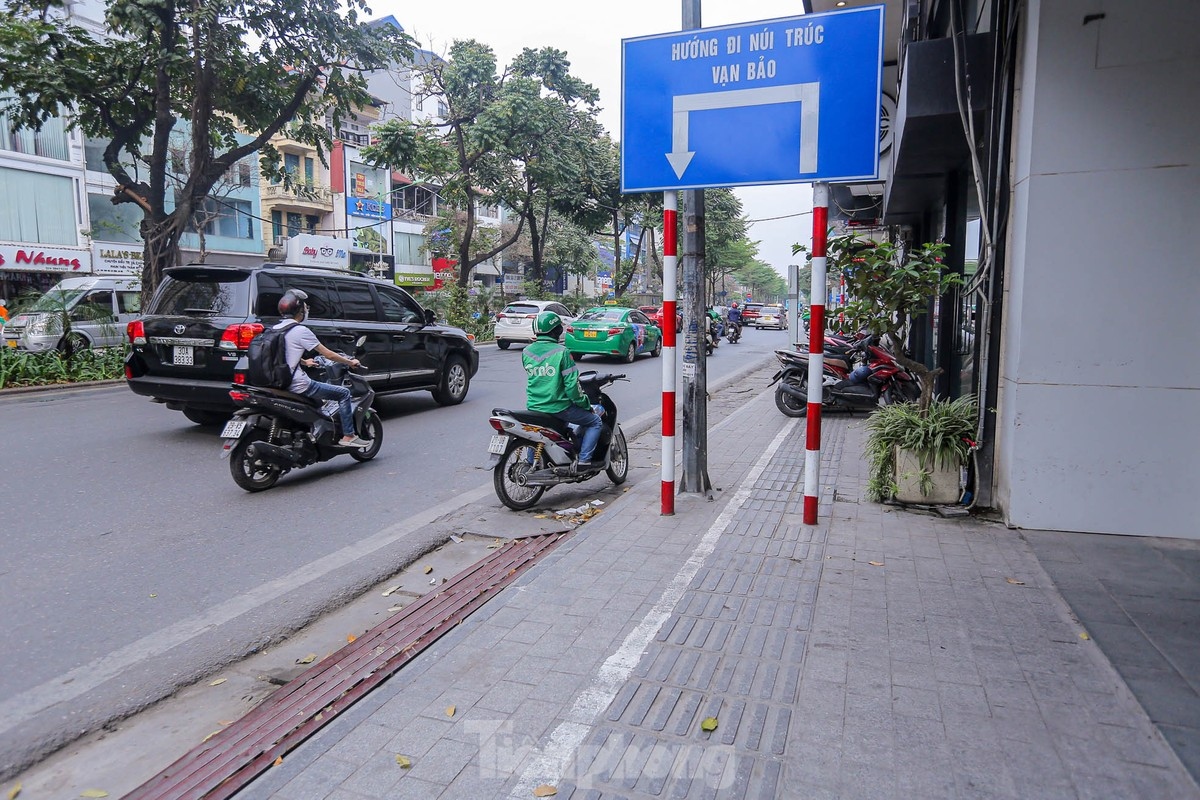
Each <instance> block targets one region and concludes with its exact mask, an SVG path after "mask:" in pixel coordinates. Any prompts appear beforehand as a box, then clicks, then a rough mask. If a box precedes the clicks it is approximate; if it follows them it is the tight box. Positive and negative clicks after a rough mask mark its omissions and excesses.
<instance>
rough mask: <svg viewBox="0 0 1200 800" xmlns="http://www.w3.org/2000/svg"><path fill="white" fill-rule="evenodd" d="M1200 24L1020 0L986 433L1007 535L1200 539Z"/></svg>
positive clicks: (1173, 13)
mask: <svg viewBox="0 0 1200 800" xmlns="http://www.w3.org/2000/svg"><path fill="white" fill-rule="evenodd" d="M1098 9H1100V10H1102V11H1103V12H1104V14H1105V17H1104V19H1101V20H1096V21H1092V22H1089V23H1088V24H1086V25H1085V24H1083V18H1084V16H1085V15H1088V14H1092V13H1096V12H1097V10H1098ZM1197 29H1200V3H1178V2H1174V0H1107V2H1104V3H1097V2H1095V0H1030V2H1029V6H1028V15H1027V16H1026V31H1025V34H1026V38H1025V42H1026V49H1025V53H1024V57H1023V61H1022V64H1021V70H1022V71H1021V75H1020V89H1019V98H1018V101H1017V108H1018V120H1017V131H1016V136H1015V141H1014V183H1015V187H1014V194H1013V213H1012V226H1011V230H1010V238H1009V248H1010V249H1009V258H1008V262H1009V263H1008V273H1007V277H1006V282H1007V293H1006V297H1005V304H1006V308H1005V320H1004V340H1003V353H1002V357H1001V367H1000V368H1001V373H1002V374H1001V386H1000V402H999V414H1000V421H999V429H998V431H997V437H996V445H997V460H996V497H997V502H998V505H999V506H1000V507H1001V508H1002V509H1003V510H1004V513H1005V517H1006V519H1007V521H1008V522H1009V524H1011V525H1014V526H1017V527H1023V528H1046V529H1055V530H1075V531H1092V532H1103V533H1128V534H1140V535H1154V536H1178V537H1188V538H1200V523H1198V522H1197V520H1196V514H1195V500H1194V496H1195V495H1196V489H1195V488H1194V487H1193V484H1194V483H1195V478H1196V477H1197V476H1200V358H1197V356H1196V354H1195V353H1194V352H1193V351H1194V350H1195V349H1196V347H1197V346H1200V258H1198V257H1197V252H1198V249H1200V247H1198V245H1197V239H1198V236H1197V234H1198V233H1200V136H1197V134H1196V119H1197V117H1196V108H1197V104H1198V103H1200V48H1198V47H1197V45H1196V39H1195V36H1194V34H1195V31H1196V30H1197Z"/></svg>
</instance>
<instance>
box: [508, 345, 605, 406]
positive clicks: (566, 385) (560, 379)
mask: <svg viewBox="0 0 1200 800" xmlns="http://www.w3.org/2000/svg"><path fill="white" fill-rule="evenodd" d="M521 365H522V366H524V367H525V374H526V375H527V376H528V378H527V380H526V383H525V397H526V399H525V403H526V406H527V407H528V408H529V410H530V411H541V412H543V413H546V414H557V413H558V412H559V411H562V410H564V409H566V408H567V406H570V405H577V406H579V407H580V408H587V409H590V408H591V407H592V404H591V403H589V402H588V399H587V395H586V394H584V393H583V389H582V388H580V386H579V367H578V366H577V365H576V364H575V359H573V358H571V353H570V352H569V351H568V350H567V348H566V347H564V346H562V345H561V344H559V343H558V342H556V341H554V340H553V339H551V338H550V337H549V336H539V337H538V338H537V340H536V341H534V343H533V344H531V345H527V346H526V347H525V349H524V350H523V351H522V352H521Z"/></svg>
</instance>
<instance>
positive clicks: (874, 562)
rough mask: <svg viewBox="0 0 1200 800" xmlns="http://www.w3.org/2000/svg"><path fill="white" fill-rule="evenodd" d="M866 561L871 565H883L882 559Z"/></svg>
mask: <svg viewBox="0 0 1200 800" xmlns="http://www.w3.org/2000/svg"><path fill="white" fill-rule="evenodd" d="M867 563H868V564H870V565H871V566H872V567H882V566H883V562H882V561H868V562H867Z"/></svg>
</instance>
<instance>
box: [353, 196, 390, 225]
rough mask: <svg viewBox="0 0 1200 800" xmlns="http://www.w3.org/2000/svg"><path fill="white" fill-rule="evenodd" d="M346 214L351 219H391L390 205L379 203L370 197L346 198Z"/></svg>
mask: <svg viewBox="0 0 1200 800" xmlns="http://www.w3.org/2000/svg"><path fill="white" fill-rule="evenodd" d="M346 213H347V214H349V215H350V216H352V217H368V218H370V219H374V220H381V219H391V218H392V204H391V203H381V202H379V201H378V200H375V199H373V198H370V197H347V198H346Z"/></svg>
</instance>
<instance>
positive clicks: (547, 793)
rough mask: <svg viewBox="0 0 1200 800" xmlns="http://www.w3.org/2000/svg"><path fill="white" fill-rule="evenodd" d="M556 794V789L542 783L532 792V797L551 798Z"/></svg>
mask: <svg viewBox="0 0 1200 800" xmlns="http://www.w3.org/2000/svg"><path fill="white" fill-rule="evenodd" d="M556 794H558V789H555V788H554V787H553V786H551V785H550V784H548V783H543V784H542V785H541V786H539V787H537V788H536V789H534V790H533V796H534V797H553V796H554V795H556Z"/></svg>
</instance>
